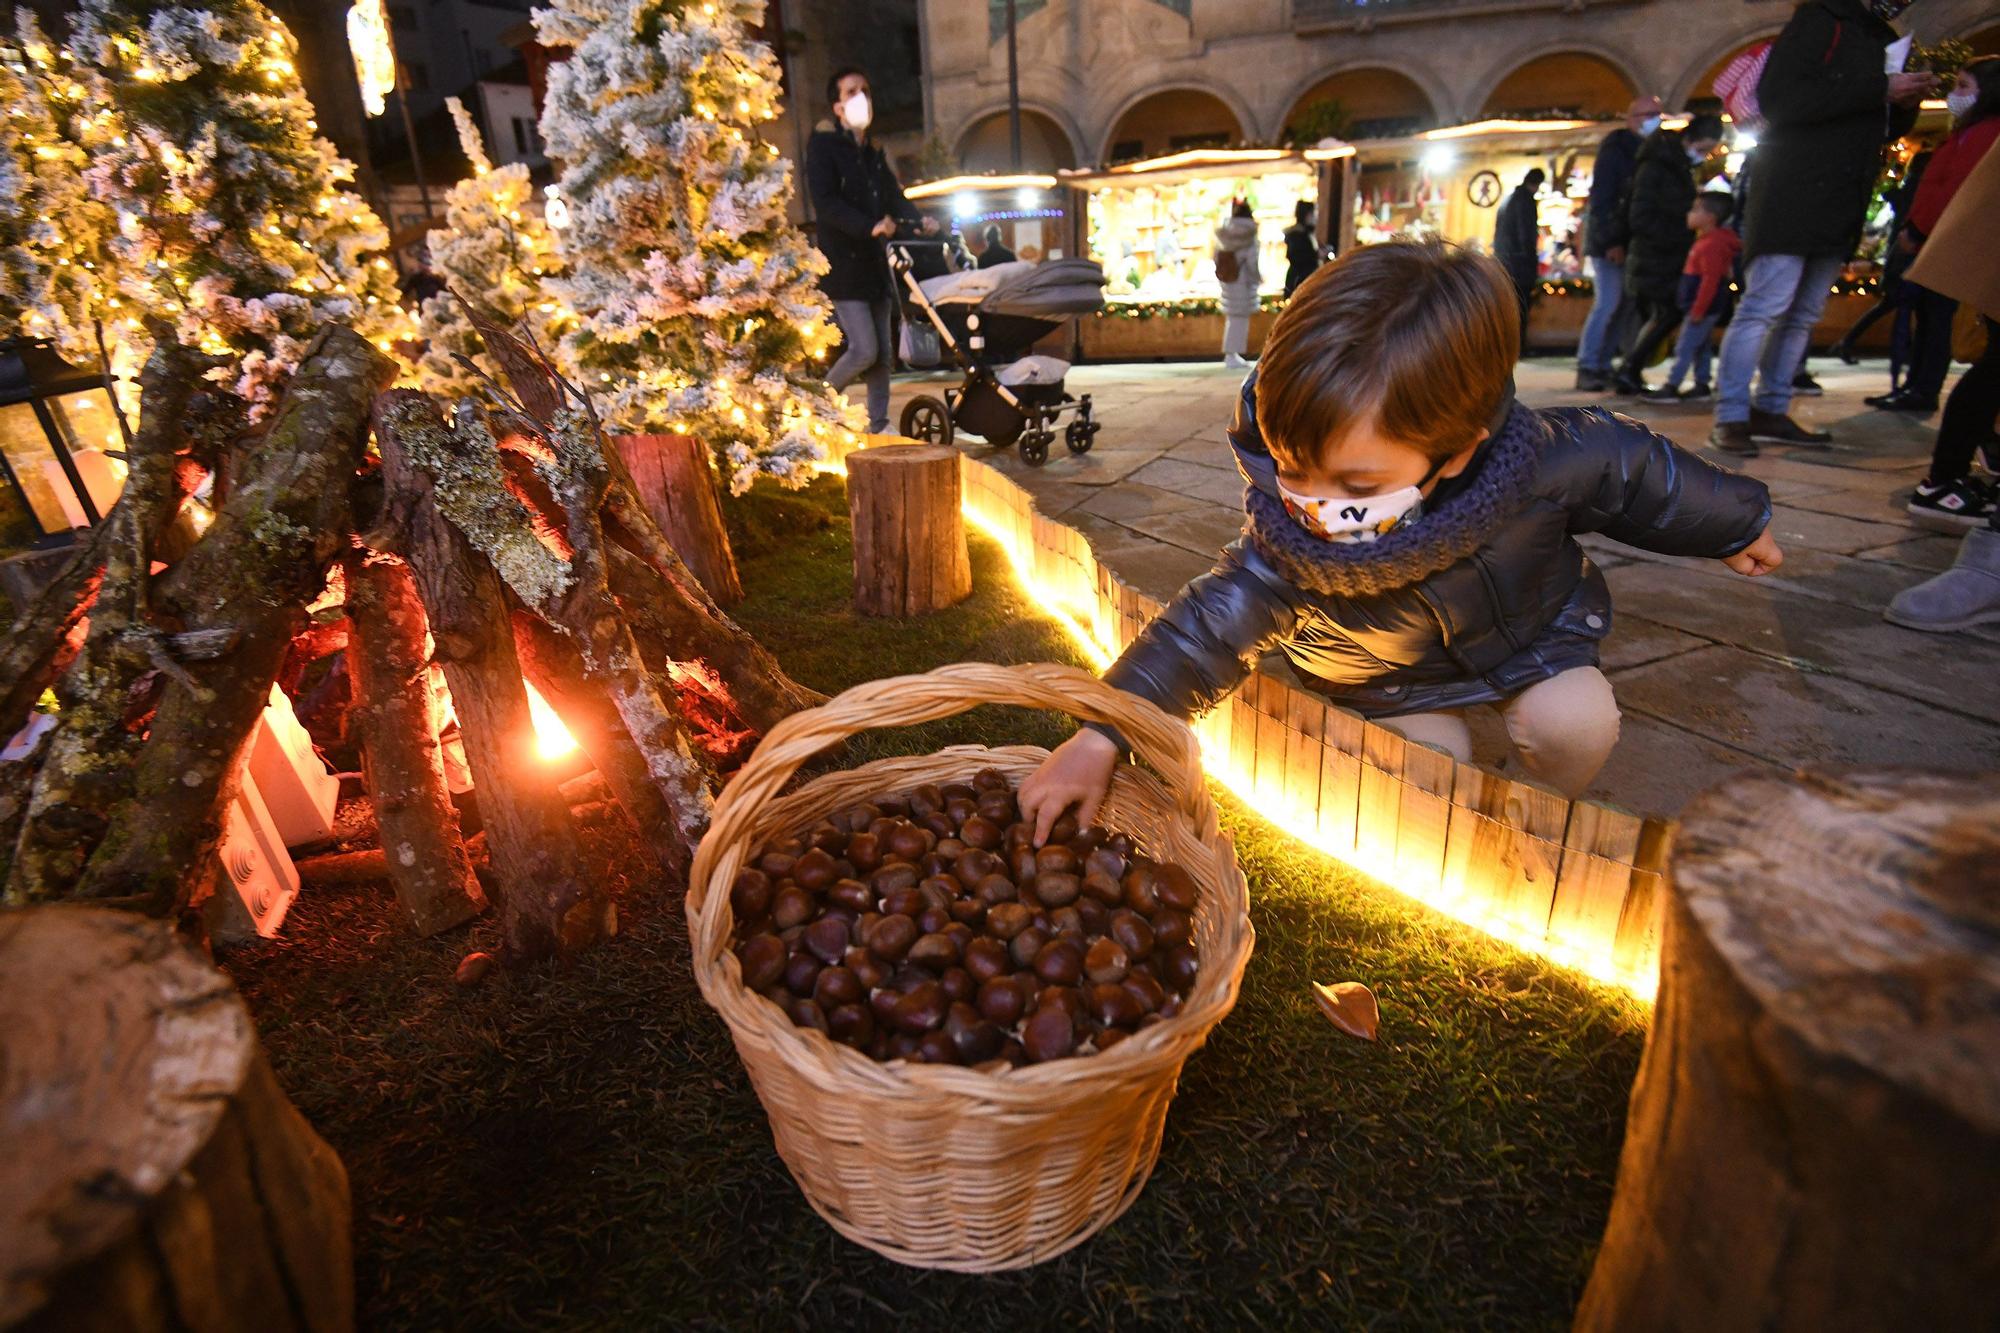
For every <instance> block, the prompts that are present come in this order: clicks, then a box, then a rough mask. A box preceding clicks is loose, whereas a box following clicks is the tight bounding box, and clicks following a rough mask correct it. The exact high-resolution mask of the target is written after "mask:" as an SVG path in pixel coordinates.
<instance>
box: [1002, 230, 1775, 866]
mask: <svg viewBox="0 0 2000 1333" xmlns="http://www.w3.org/2000/svg"><path fill="white" fill-rule="evenodd" d="M1511 287H1512V284H1511V282H1510V281H1509V280H1508V278H1507V275H1506V274H1505V273H1504V272H1503V271H1502V270H1501V269H1500V268H1499V266H1498V265H1497V264H1495V263H1494V262H1493V261H1492V260H1490V259H1487V258H1484V257H1483V256H1480V255H1478V254H1475V253H1473V252H1471V251H1468V250H1464V249H1459V248H1457V247H1448V246H1443V245H1437V244H1426V243H1414V242H1392V243H1387V244H1382V245H1371V246H1365V247H1362V248H1360V249H1357V250H1355V251H1354V252H1352V253H1351V254H1348V255H1344V256H1342V257H1341V258H1339V259H1337V260H1335V261H1333V263H1332V264H1331V265H1329V266H1328V267H1327V269H1326V271H1325V272H1323V273H1322V274H1321V275H1320V276H1318V277H1316V278H1314V279H1313V280H1312V282H1310V283H1308V284H1306V286H1304V287H1303V288H1301V289H1300V291H1299V295H1298V296H1297V298H1295V299H1294V300H1293V301H1292V302H1291V304H1290V305H1288V306H1287V307H1286V308H1285V309H1284V311H1283V312H1282V313H1281V314H1280V315H1279V316H1278V319H1277V322H1276V323H1275V324H1274V325H1273V327H1272V330H1271V335H1270V338H1269V340H1268V342H1267V343H1266V345H1265V350H1264V355H1263V357H1262V358H1261V359H1260V360H1259V362H1258V365H1257V370H1256V373H1255V374H1254V375H1252V376H1250V377H1249V378H1248V379H1246V380H1245V382H1244V385H1243V390H1242V395H1241V397H1240V399H1239V402H1238V407H1237V412H1236V418H1235V421H1234V422H1233V423H1232V424H1231V426H1230V428H1229V442H1230V444H1231V445H1232V446H1233V447H1234V449H1235V452H1236V462H1237V466H1238V467H1239V468H1240V469H1241V470H1242V473H1243V476H1244V479H1245V480H1246V481H1247V482H1248V486H1247V488H1246V490H1245V492H1244V506H1245V509H1246V511H1247V523H1246V527H1245V532H1244V535H1243V536H1241V537H1240V538H1238V539H1237V540H1236V541H1234V542H1231V543H1230V544H1229V545H1228V546H1227V547H1225V548H1224V549H1223V551H1222V552H1221V555H1220V557H1219V559H1218V560H1217V561H1216V565H1215V568H1214V570H1213V571H1212V572H1211V573H1208V574H1205V575H1203V576H1202V577H1200V578H1197V579H1195V580H1194V581H1193V582H1192V583H1190V584H1188V585H1187V587H1185V588H1183V589H1182V590H1181V592H1180V594H1179V595H1178V596H1176V597H1175V598H1174V600H1173V602H1172V603H1171V604H1169V605H1168V607H1167V608H1166V610H1165V611H1164V612H1162V613H1161V615H1160V616H1159V617H1158V618H1157V619H1155V620H1154V621H1153V622H1152V623H1151V624H1149V625H1148V626H1146V628H1145V629H1144V630H1143V631H1142V632H1141V633H1140V635H1139V637H1138V638H1137V639H1136V640H1134V641H1133V643H1132V645H1131V646H1130V647H1128V648H1127V649H1126V650H1125V652H1124V653H1123V654H1122V655H1121V656H1120V657H1119V658H1118V660H1117V661H1116V662H1115V663H1113V664H1112V666H1111V667H1110V669H1109V670H1108V671H1106V672H1105V676H1104V678H1105V680H1106V681H1107V682H1108V683H1110V684H1112V685H1116V686H1117V687H1118V688H1120V689H1123V690H1128V691H1130V692H1132V693H1134V694H1137V695H1139V696H1140V697H1141V698H1144V699H1147V700H1149V701H1151V702H1153V703H1155V704H1157V705H1159V706H1160V707H1161V708H1164V709H1165V710H1166V711H1168V712H1169V713H1172V714H1174V715H1175V716H1178V717H1191V716H1193V715H1195V714H1197V713H1200V712H1203V711H1205V710H1206V709H1208V708H1210V707H1211V706H1213V705H1214V704H1216V703H1217V702H1218V701H1220V700H1221V699H1222V698H1223V697H1224V696H1226V695H1227V694H1228V693H1229V692H1230V691H1231V690H1233V689H1235V688H1236V686H1237V685H1238V684H1239V683H1241V681H1242V680H1243V678H1244V677H1245V675H1247V674H1248V672H1249V671H1250V669H1251V667H1252V666H1253V664H1254V663H1255V662H1256V661H1257V659H1258V658H1259V656H1260V655H1261V654H1262V653H1264V652H1265V651H1266V650H1267V649H1271V648H1281V649H1283V651H1284V653H1285V655H1286V656H1287V657H1288V658H1289V659H1290V661H1291V663H1292V665H1293V666H1294V667H1295V668H1296V669H1297V670H1298V672H1299V674H1300V676H1301V677H1302V678H1303V680H1304V681H1305V683H1306V685H1307V687H1308V688H1310V689H1312V690H1314V691H1316V692H1318V693H1320V694H1321V695H1323V696H1325V697H1326V698H1327V699H1328V700H1329V701H1331V702H1333V703H1336V704H1339V705H1341V706H1342V707H1346V708H1352V709H1355V710H1357V711H1359V712H1360V713H1362V714H1363V715H1365V716H1368V717H1371V718H1375V719H1377V720H1379V721H1381V722H1382V724H1383V725H1384V726H1387V727H1390V728H1392V729H1394V730H1397V731H1400V732H1402V733H1403V734H1404V735H1405V736H1407V737H1409V738H1410V739H1413V740H1417V741H1421V742H1422V743H1424V744H1429V745H1436V746H1440V747H1442V748H1444V749H1446V750H1449V751H1450V752H1452V753H1453V754H1454V755H1456V756H1457V757H1458V758H1459V759H1461V760H1469V759H1470V758H1471V733H1470V731H1469V730H1468V729H1467V727H1466V723H1465V719H1464V718H1463V717H1462V716H1461V715H1460V714H1461V713H1462V712H1463V710H1465V709H1467V708H1471V707H1474V706H1477V705H1489V706H1492V707H1494V708H1496V709H1498V710H1499V711H1500V712H1501V714H1502V715H1503V717H1504V718H1505V719H1506V723H1507V727H1508V731H1509V734H1510V735H1511V737H1512V739H1513V741H1514V744H1515V746H1516V747H1517V748H1518V749H1519V750H1520V752H1521V758H1522V761H1523V764H1524V765H1525V767H1526V768H1527V770H1528V771H1529V772H1530V773H1532V774H1534V775H1535V776H1536V777H1537V778H1539V779H1541V780H1542V781H1545V782H1548V783H1550V784H1551V785H1553V786H1555V787H1556V788H1557V789H1558V790H1560V791H1563V792H1564V793H1565V794H1567V795H1569V796H1571V797H1574V796H1577V795H1578V794H1580V793H1581V792H1582V791H1583V790H1584V789H1585V788H1586V787H1588V786H1589V785H1590V782H1591V780H1592V779H1593V778H1594V777H1595V775H1596V773H1597V771H1598V769H1599V768H1600V767H1601V766H1602V765H1603V763H1604V761H1605V759H1606V758H1607V757H1608V756H1609V754H1610V752H1611V747H1612V746H1613V745H1614V744H1615V743H1616V740H1617V735H1618V709H1617V705H1616V702H1615V701H1614V700H1613V698H1612V694H1611V686H1610V683H1609V682H1608V681H1607V680H1606V679H1605V677H1604V674H1603V673H1602V672H1601V671H1600V670H1599V669H1598V666H1597V663H1598V645H1599V643H1600V642H1601V641H1602V640H1603V639H1604V637H1605V636H1606V635H1607V634H1609V633H1610V632H1611V598H1610V593H1609V591H1608V589H1607V587H1606V585H1605V581H1604V577H1603V575H1602V574H1600V573H1599V572H1598V571H1597V569H1596V568H1595V567H1594V566H1593V565H1592V564H1591V563H1590V560H1589V559H1588V558H1587V557H1586V556H1585V554H1584V552H1583V550H1582V548H1581V547H1580V546H1579V545H1578V544H1577V541H1576V536H1577V534H1578V533H1584V532H1600V533H1603V534H1605V535H1606V536H1609V537H1611V538H1614V539H1615V540H1618V541H1622V542H1625V543H1628V544H1630V545H1633V546H1638V547H1642V548H1644V549H1646V550H1651V551H1658V552H1661V553H1664V554H1669V555H1683V556H1711V557H1716V558H1720V559H1723V560H1725V561H1726V562H1727V563H1728V564H1729V565H1730V567H1731V568H1733V569H1736V570H1738V571H1739V572H1741V573H1744V574H1761V573H1764V572H1766V571H1768V570H1770V569H1773V568H1776V567H1777V565H1778V564H1779V563H1780V562H1781V561H1782V559H1783V553H1782V552H1780V551H1779V550H1778V548H1777V545H1776V543H1774V542H1773V541H1772V539H1771V537H1770V535H1769V533H1768V532H1766V527H1767V526H1768V524H1769V522H1770V517H1771V500H1770V493H1769V491H1768V490H1767V489H1766V488H1765V486H1764V484H1763V483H1762V482H1760V481H1758V480H1756V479H1755V478H1752V477H1747V476H1740V475H1738V474H1736V473H1732V472H1728V471H1725V470H1724V469H1722V468H1718V467H1715V466H1714V465H1712V464H1709V463H1707V462H1704V461H1703V460H1702V459H1700V458H1698V457H1696V456H1695V455H1693V454H1690V453H1688V452H1687V451H1685V450H1683V449H1681V448H1680V447H1679V446H1677V445H1675V444H1674V443H1673V441H1671V440H1669V439H1667V438H1665V437H1664V436H1661V435H1657V434H1655V433H1654V432H1652V431H1651V430H1648V429H1647V428H1646V427H1645V426H1644V425H1643V424H1641V423H1640V422H1637V421H1634V420H1632V419H1630V418H1627V417H1620V416H1615V415H1613V414H1611V413H1609V412H1605V411H1602V410H1599V409H1596V408H1549V409H1541V410H1537V409H1533V408H1530V407H1528V406H1527V405H1526V404H1523V403H1520V402H1518V401H1516V400H1515V398H1514V394H1513V379H1512V373H1511V372H1512V368H1513V364H1514V353H1515V336H1516V334H1515V330H1516V327H1517V326H1516V318H1515V311H1514V309H1513V308H1512V307H1513V304H1514V302H1513V300H1512V295H1513V294H1512V290H1511ZM1120 745H1121V742H1120V740H1119V738H1117V737H1116V736H1115V734H1108V733H1107V732H1105V731H1104V730H1103V729H1094V730H1086V731H1084V732H1079V733H1078V734H1077V735H1076V736H1075V737H1072V738H1071V739H1070V740H1068V741H1066V742H1064V743H1063V745H1062V746H1061V747H1059V748H1058V749H1057V750H1056V751H1055V753H1054V754H1053V755H1051V756H1050V758H1049V759H1048V760H1047V761H1046V762H1045V763H1044V764H1043V765H1042V767H1041V768H1040V769H1039V770H1038V771H1037V772H1036V773H1035V774H1034V775H1033V776H1032V777H1031V778H1030V779H1029V780H1028V781H1027V782H1026V783H1024V784H1023V786H1022V788H1021V794H1020V805H1021V812H1022V815H1023V817H1024V818H1032V819H1033V820H1034V821H1035V825H1036V835H1037V837H1038V838H1040V837H1042V836H1043V835H1045V834H1046V833H1047V831H1048V826H1049V825H1050V824H1051V823H1053V822H1054V820H1055V819H1056V818H1057V817H1058V816H1059V815H1060V814H1061V813H1062V811H1063V810H1064V809H1065V808H1067V807H1068V806H1069V805H1070V804H1071V803H1073V802H1077V803H1080V804H1081V809H1080V811H1079V813H1078V815H1077V819H1078V822H1079V823H1088V822H1089V820H1090V818H1091V816H1092V815H1093V814H1095V812H1096V808H1097V804H1098V801H1099V800H1100V799H1101V797H1102V795H1103V792H1104V789H1105V784H1106V782H1107V781H1108V779H1109V778H1110V775H1111V770H1112V768H1113V766H1114V765H1115V762H1116V759H1117V755H1118V752H1119V748H1120Z"/></svg>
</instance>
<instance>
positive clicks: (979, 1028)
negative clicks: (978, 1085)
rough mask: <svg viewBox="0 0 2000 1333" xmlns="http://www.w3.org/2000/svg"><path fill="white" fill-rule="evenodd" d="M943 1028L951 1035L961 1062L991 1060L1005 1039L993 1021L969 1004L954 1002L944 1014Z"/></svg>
mask: <svg viewBox="0 0 2000 1333" xmlns="http://www.w3.org/2000/svg"><path fill="white" fill-rule="evenodd" d="M944 1030H945V1032H946V1034H947V1035H949V1036H950V1037H951V1041H952V1045H953V1046H955V1047H957V1048H958V1058H959V1061H960V1062H961V1063H963V1064H968V1065H976V1064H978V1063H979V1062H980V1061H982V1060H991V1059H992V1058H993V1057H994V1056H995V1055H997V1054H999V1052H1000V1043H1001V1042H1003V1041H1005V1040H1006V1039H1007V1034H1006V1033H1004V1032H1002V1031H1001V1030H1000V1029H999V1028H998V1027H996V1026H995V1025H994V1024H993V1023H991V1022H989V1021H987V1020H986V1019H985V1018H983V1017H981V1016H980V1013H979V1011H978V1010H977V1009H975V1008H973V1007H972V1006H971V1005H969V1004H955V1005H953V1006H952V1007H951V1011H950V1012H949V1013H947V1014H946V1015H945V1019H944Z"/></svg>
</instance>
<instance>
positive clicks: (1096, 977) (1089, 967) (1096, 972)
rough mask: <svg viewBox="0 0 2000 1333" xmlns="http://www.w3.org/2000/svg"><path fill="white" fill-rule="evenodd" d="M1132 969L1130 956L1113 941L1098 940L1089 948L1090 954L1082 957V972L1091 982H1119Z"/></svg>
mask: <svg viewBox="0 0 2000 1333" xmlns="http://www.w3.org/2000/svg"><path fill="white" fill-rule="evenodd" d="M1131 969H1132V956H1131V955H1130V954H1128V953H1126V952H1125V946H1124V945H1122V944H1120V943H1119V942H1118V941H1117V940H1113V939H1100V940H1098V941H1097V942H1096V943H1094V944H1092V945H1091V946H1090V952H1089V953H1087V954H1085V955H1084V956H1083V970H1084V973H1085V974H1086V975H1087V976H1089V978H1090V979H1091V980H1092V981H1095V982H1099V983H1104V982H1114V983H1115V982H1119V981H1123V980H1124V979H1125V974H1126V973H1127V972H1129V971H1131Z"/></svg>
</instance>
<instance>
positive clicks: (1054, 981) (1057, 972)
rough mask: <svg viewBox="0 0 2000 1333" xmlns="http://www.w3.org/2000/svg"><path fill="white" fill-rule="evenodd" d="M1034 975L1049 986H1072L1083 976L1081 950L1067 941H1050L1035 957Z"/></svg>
mask: <svg viewBox="0 0 2000 1333" xmlns="http://www.w3.org/2000/svg"><path fill="white" fill-rule="evenodd" d="M1035 975H1036V976H1038V977H1040V978H1041V979H1042V980H1043V981H1045V982H1047V983H1048V984H1049V985H1051V986H1073V985H1075V984H1076V981H1077V979H1078V978H1079V977H1081V976H1082V975H1083V950H1081V949H1079V948H1077V946H1076V945H1075V944H1074V943H1073V942H1071V941H1069V940H1052V941H1051V942H1049V943H1048V944H1047V945H1044V946H1043V948H1042V950H1041V952H1039V953H1037V954H1036V955H1035Z"/></svg>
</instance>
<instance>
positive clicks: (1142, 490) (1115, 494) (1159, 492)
mask: <svg viewBox="0 0 2000 1333" xmlns="http://www.w3.org/2000/svg"><path fill="white" fill-rule="evenodd" d="M1040 501H1041V496H1040V493H1039V488H1038V489H1037V494H1036V503H1037V504H1039V503H1040ZM1208 503H1209V502H1208V501H1206V500H1202V499H1199V498H1197V497H1195V496H1192V495H1183V494H1181V493H1180V492H1179V491H1170V490H1167V489H1165V488H1163V487H1160V486H1148V485H1146V484H1145V483H1144V482H1138V481H1128V482H1126V483H1125V484H1124V485H1123V486H1104V487H1094V488H1092V489H1091V492H1090V496H1089V498H1088V499H1086V500H1084V501H1083V502H1082V503H1080V504H1078V505H1077V508H1078V509H1080V510H1082V511H1083V512H1084V513H1086V514H1095V515H1097V517H1099V518H1108V519H1110V520H1112V521H1113V522H1115V523H1127V522H1130V521H1131V520H1132V519H1135V518H1145V517H1147V516H1149V515H1153V514H1171V513H1174V512H1175V511H1176V510H1181V509H1194V508H1198V507H1200V506H1203V505H1207V504H1208ZM1043 512H1044V513H1046V512H1047V511H1046V510H1044V511H1043Z"/></svg>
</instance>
